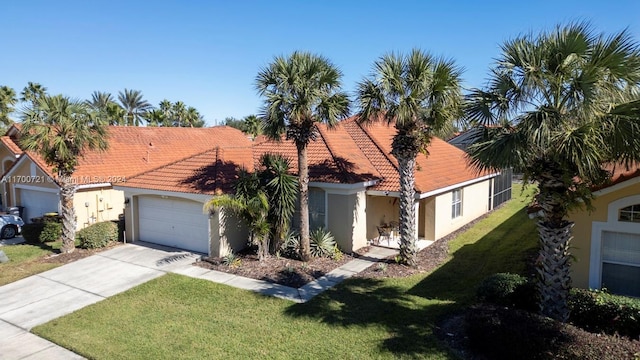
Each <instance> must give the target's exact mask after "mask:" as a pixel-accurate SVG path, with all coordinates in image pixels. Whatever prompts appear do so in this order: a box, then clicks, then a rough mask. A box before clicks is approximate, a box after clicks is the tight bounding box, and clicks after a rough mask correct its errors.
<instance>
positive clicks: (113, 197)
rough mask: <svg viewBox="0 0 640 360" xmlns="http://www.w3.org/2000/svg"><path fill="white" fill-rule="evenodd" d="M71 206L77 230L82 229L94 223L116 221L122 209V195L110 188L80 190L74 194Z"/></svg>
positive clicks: (120, 192)
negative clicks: (74, 212)
mask: <svg viewBox="0 0 640 360" xmlns="http://www.w3.org/2000/svg"><path fill="white" fill-rule="evenodd" d="M87 205H88V206H87ZM73 206H74V208H75V209H76V218H77V224H78V229H84V228H85V227H87V226H89V225H91V224H93V223H96V222H102V221H111V220H118V216H119V215H120V214H122V213H123V209H124V193H123V192H122V191H119V190H114V189H112V188H98V189H86V190H82V189H81V190H78V191H77V192H76V195H75V197H74V199H73Z"/></svg>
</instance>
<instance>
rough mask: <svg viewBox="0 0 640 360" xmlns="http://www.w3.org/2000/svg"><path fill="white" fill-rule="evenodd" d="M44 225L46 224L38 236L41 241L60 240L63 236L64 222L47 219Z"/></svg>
mask: <svg viewBox="0 0 640 360" xmlns="http://www.w3.org/2000/svg"><path fill="white" fill-rule="evenodd" d="M42 225H44V226H43V227H42V231H41V232H40V235H39V236H38V239H39V240H40V242H41V243H45V242H52V241H58V240H60V237H62V224H60V223H59V222H54V221H46V222H44V223H43V224H42ZM23 236H24V235H23Z"/></svg>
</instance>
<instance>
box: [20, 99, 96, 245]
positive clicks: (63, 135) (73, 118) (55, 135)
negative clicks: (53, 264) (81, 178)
mask: <svg viewBox="0 0 640 360" xmlns="http://www.w3.org/2000/svg"><path fill="white" fill-rule="evenodd" d="M35 108H37V110H35V109H29V110H27V111H26V112H25V113H24V115H23V122H22V126H23V128H22V138H21V139H20V143H21V145H22V148H23V149H25V150H27V151H33V152H36V153H38V154H39V155H40V156H42V158H43V159H44V161H45V162H46V163H47V164H48V165H49V166H52V167H53V169H54V171H55V172H56V173H57V178H56V181H57V182H58V184H59V185H60V200H61V203H62V248H61V251H62V252H63V253H69V252H73V250H74V249H75V231H76V216H75V209H74V207H73V197H74V195H75V191H76V181H74V179H73V173H74V172H75V170H76V167H77V166H78V161H79V160H80V158H81V157H82V156H83V154H84V153H85V152H86V151H90V150H105V149H106V148H107V128H106V126H105V125H104V124H103V123H102V122H101V121H100V118H98V117H92V116H91V113H90V112H89V110H88V108H87V106H86V105H85V104H84V103H82V102H80V101H76V100H70V99H69V98H67V97H63V96H60V95H58V96H47V95H44V96H42V97H41V98H40V99H39V100H38V103H37V104H36V106H35Z"/></svg>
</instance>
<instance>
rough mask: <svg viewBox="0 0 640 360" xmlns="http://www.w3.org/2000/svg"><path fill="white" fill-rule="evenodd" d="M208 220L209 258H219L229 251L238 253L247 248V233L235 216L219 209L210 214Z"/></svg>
mask: <svg viewBox="0 0 640 360" xmlns="http://www.w3.org/2000/svg"><path fill="white" fill-rule="evenodd" d="M210 218H211V220H210V225H209V234H210V235H211V241H210V242H209V246H210V250H209V251H210V256H213V257H221V256H225V255H227V254H228V253H229V252H230V251H233V252H238V251H240V250H242V249H244V248H246V247H247V245H248V241H249V232H248V231H247V227H246V226H244V223H243V222H242V221H241V220H240V219H239V218H238V217H237V216H236V215H234V214H232V213H230V212H228V211H224V209H221V210H218V211H216V212H215V213H214V214H212V215H211V216H210Z"/></svg>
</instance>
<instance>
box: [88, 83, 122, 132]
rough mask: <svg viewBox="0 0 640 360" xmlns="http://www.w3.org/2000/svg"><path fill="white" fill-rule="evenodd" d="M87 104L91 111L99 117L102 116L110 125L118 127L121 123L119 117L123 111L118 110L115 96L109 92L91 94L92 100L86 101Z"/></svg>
mask: <svg viewBox="0 0 640 360" xmlns="http://www.w3.org/2000/svg"><path fill="white" fill-rule="evenodd" d="M85 104H87V106H88V107H89V109H91V110H93V111H94V112H95V113H96V114H97V116H101V117H103V118H104V119H106V121H107V122H108V123H109V124H110V125H118V124H119V123H120V118H119V116H121V115H122V112H121V111H118V110H117V107H118V104H117V103H116V102H115V101H114V99H113V96H112V95H111V94H110V93H108V92H102V91H94V92H93V93H92V94H91V100H86V101H85Z"/></svg>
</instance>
